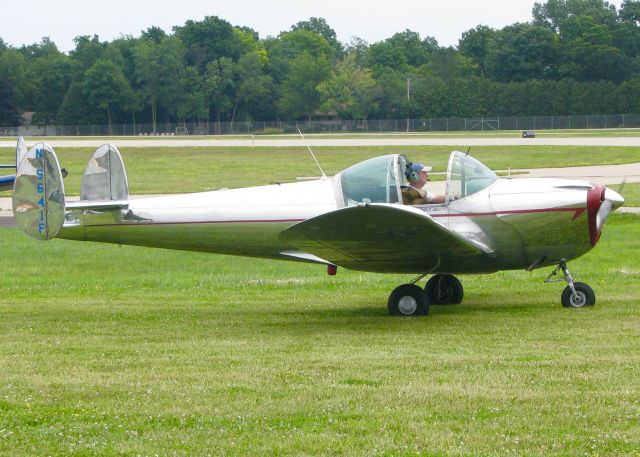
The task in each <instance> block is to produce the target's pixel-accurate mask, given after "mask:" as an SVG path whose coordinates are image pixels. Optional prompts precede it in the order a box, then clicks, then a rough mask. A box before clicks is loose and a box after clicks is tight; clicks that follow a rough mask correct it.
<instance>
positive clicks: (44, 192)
mask: <svg viewBox="0 0 640 457" xmlns="http://www.w3.org/2000/svg"><path fill="white" fill-rule="evenodd" d="M25 150H26V148H24V149H23V151H22V153H21V151H17V152H18V154H17V158H18V159H19V160H20V162H19V163H18V164H17V172H16V180H15V183H14V187H13V215H14V216H15V219H16V223H17V225H18V227H19V228H20V229H22V231H24V232H25V233H26V234H27V235H30V236H32V237H33V238H36V239H39V240H48V239H51V238H53V237H55V236H56V235H57V234H58V232H59V231H60V229H61V228H62V225H63V224H64V211H65V203H64V182H63V180H62V172H61V170H60V164H59V162H58V157H57V156H56V153H55V152H54V150H53V148H52V147H51V146H50V145H48V144H46V143H38V144H36V145H35V146H34V147H32V148H31V149H30V150H29V151H27V152H26V153H25V152H24V151H25ZM20 156H22V157H20Z"/></svg>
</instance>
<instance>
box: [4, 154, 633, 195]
mask: <svg viewBox="0 0 640 457" xmlns="http://www.w3.org/2000/svg"><path fill="white" fill-rule="evenodd" d="M115 144H116V145H117V142H115ZM452 149H455V147H450V146H411V147H406V146H379V147H350V148H337V147H318V148H314V152H315V153H316V155H317V157H318V160H319V162H320V164H321V165H322V167H323V168H324V170H325V172H326V173H327V174H328V175H334V174H335V173H338V172H339V171H341V170H343V169H345V168H347V167H349V166H350V165H353V164H355V163H357V162H360V161H362V160H365V159H368V158H371V157H375V156H378V155H383V154H393V153H404V154H407V155H408V156H409V158H410V159H411V160H413V161H421V162H424V163H428V164H430V165H432V166H433V167H434V171H435V172H444V171H446V169H447V160H448V158H449V154H450V152H451V150H452ZM459 149H460V148H459ZM464 150H466V148H464ZM93 151H94V149H92V148H56V153H57V154H58V158H59V160H60V164H61V166H62V167H65V168H66V169H67V171H68V172H69V176H68V177H67V178H66V179H65V191H66V193H67V194H68V195H78V194H79V192H80V181H81V178H82V174H83V172H84V168H85V166H86V163H87V161H88V160H89V158H90V157H91V154H92V153H93ZM121 152H122V155H123V158H124V162H125V167H126V170H127V177H128V181H129V189H130V192H131V194H134V195H135V194H157V193H178V192H197V191H203V190H211V189H219V188H222V187H230V188H232V187H244V186H251V185H261V184H268V183H272V182H291V181H295V180H296V177H300V176H319V171H318V169H317V168H316V166H315V164H314V162H313V160H312V159H311V157H310V156H309V153H308V151H307V150H306V149H305V148H256V149H251V148H243V147H233V148H232V147H228V148H213V147H189V148H178V147H176V148H173V147H163V148H162V149H160V150H158V149H156V148H148V147H136V148H122V149H121ZM14 154H15V150H13V149H10V148H0V163H10V162H11V161H12V160H15V159H14V158H13V157H14ZM471 155H473V156H474V157H476V158H477V159H479V160H481V161H483V162H484V163H485V164H486V165H487V166H489V167H490V168H492V169H494V170H500V169H507V168H508V167H511V168H512V169H515V168H546V167H567V166H583V165H596V164H623V163H633V162H640V148H634V147H588V148H587V147H582V146H483V147H480V146H478V147H474V148H472V150H471ZM434 179H443V177H442V176H439V177H438V176H434ZM5 195H9V193H5Z"/></svg>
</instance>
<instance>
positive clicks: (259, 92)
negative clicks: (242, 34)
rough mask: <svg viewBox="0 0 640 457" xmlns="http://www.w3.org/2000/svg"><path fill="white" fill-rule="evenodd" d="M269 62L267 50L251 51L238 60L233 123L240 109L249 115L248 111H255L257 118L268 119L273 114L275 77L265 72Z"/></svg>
mask: <svg viewBox="0 0 640 457" xmlns="http://www.w3.org/2000/svg"><path fill="white" fill-rule="evenodd" d="M267 63H268V58H267V55H266V52H265V51H262V52H258V51H254V52H249V53H247V54H245V55H243V56H242V57H240V59H239V60H238V63H237V65H236V79H237V82H236V87H237V89H236V92H235V103H234V107H233V113H232V115H231V122H232V123H233V122H234V121H235V119H236V114H237V111H238V110H239V109H240V110H243V109H244V111H245V113H247V114H246V115H247V116H249V114H248V113H253V115H254V116H252V117H254V118H257V119H266V118H268V116H269V115H272V111H273V109H272V107H273V104H274V86H273V78H272V77H271V76H270V75H268V74H267V73H266V72H265V70H266V66H267Z"/></svg>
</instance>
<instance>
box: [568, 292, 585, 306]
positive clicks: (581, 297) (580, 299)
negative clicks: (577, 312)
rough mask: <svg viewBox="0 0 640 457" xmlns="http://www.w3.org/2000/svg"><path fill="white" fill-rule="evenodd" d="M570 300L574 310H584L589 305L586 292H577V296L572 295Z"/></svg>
mask: <svg viewBox="0 0 640 457" xmlns="http://www.w3.org/2000/svg"><path fill="white" fill-rule="evenodd" d="M569 300H570V301H571V306H573V307H574V308H582V307H583V306H584V305H585V304H586V303H587V296H586V295H585V293H584V292H582V291H579V290H577V291H576V293H575V294H571V298H570V299H569Z"/></svg>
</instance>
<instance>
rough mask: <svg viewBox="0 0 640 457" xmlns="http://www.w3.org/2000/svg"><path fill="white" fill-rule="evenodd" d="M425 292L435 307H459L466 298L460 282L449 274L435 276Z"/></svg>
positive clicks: (429, 281) (425, 287)
mask: <svg viewBox="0 0 640 457" xmlns="http://www.w3.org/2000/svg"><path fill="white" fill-rule="evenodd" d="M424 292H425V293H426V294H427V297H428V298H429V301H430V302H431V303H433V304H434V305H457V304H458V303H461V302H462V298H463V297H464V288H463V287H462V283H461V282H460V280H459V279H458V278H456V277H455V276H453V275H448V274H438V275H435V276H433V277H432V278H431V279H429V280H428V281H427V284H426V285H425V286H424Z"/></svg>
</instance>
